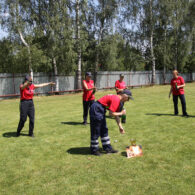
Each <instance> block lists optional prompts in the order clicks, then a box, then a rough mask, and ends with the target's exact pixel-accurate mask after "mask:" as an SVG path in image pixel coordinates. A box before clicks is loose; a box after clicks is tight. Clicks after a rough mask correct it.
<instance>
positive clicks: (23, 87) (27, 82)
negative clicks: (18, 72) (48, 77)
mask: <svg viewBox="0 0 195 195" xmlns="http://www.w3.org/2000/svg"><path fill="white" fill-rule="evenodd" d="M29 83H30V82H29V81H26V82H25V83H24V84H23V85H22V87H21V89H22V90H24V89H25V88H26V87H28V85H29Z"/></svg>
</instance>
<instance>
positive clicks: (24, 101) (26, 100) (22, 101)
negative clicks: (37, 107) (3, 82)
mask: <svg viewBox="0 0 195 195" xmlns="http://www.w3.org/2000/svg"><path fill="white" fill-rule="evenodd" d="M20 101H21V102H27V101H33V100H32V99H30V100H20Z"/></svg>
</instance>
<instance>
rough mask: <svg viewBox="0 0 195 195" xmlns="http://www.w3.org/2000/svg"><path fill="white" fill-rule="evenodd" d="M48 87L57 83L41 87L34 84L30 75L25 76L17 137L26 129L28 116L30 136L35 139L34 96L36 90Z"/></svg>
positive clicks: (21, 86)
mask: <svg viewBox="0 0 195 195" xmlns="http://www.w3.org/2000/svg"><path fill="white" fill-rule="evenodd" d="M48 85H55V83H53V82H50V83H43V84H39V85H34V84H32V78H31V77H30V76H29V75H26V76H25V79H24V82H23V84H21V85H20V121H19V124H18V128H17V133H16V136H17V137H19V136H20V132H21V130H22V128H23V127H24V124H25V122H26V119H27V116H28V117H29V119H30V122H29V136H31V137H34V134H33V130H34V114H35V109H34V103H33V94H34V90H35V89H36V88H39V87H45V86H48Z"/></svg>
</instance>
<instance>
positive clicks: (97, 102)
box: [97, 101, 106, 109]
mask: <svg viewBox="0 0 195 195" xmlns="http://www.w3.org/2000/svg"><path fill="white" fill-rule="evenodd" d="M97 103H98V104H100V105H101V106H102V107H103V108H104V109H106V106H104V105H102V104H101V103H100V102H98V101H97Z"/></svg>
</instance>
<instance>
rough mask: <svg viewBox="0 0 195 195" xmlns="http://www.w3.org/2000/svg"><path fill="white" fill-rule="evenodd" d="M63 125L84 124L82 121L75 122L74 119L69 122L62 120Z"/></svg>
mask: <svg viewBox="0 0 195 195" xmlns="http://www.w3.org/2000/svg"><path fill="white" fill-rule="evenodd" d="M61 124H63V125H83V123H81V122H73V121H67V122H61Z"/></svg>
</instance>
